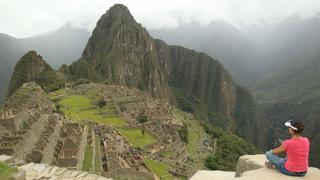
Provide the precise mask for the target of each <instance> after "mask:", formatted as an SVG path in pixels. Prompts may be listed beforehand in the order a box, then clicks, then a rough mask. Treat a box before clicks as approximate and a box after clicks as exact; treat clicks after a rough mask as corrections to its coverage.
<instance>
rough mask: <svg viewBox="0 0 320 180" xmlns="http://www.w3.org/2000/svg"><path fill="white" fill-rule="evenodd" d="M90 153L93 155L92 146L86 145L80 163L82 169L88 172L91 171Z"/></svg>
mask: <svg viewBox="0 0 320 180" xmlns="http://www.w3.org/2000/svg"><path fill="white" fill-rule="evenodd" d="M92 155H93V147H92V146H87V147H86V151H85V155H84V160H83V165H82V170H83V171H89V172H90V171H92Z"/></svg>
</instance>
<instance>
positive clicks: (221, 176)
mask: <svg viewBox="0 0 320 180" xmlns="http://www.w3.org/2000/svg"><path fill="white" fill-rule="evenodd" d="M205 179H210V180H229V179H234V172H233V171H205V170H200V171H197V173H196V174H195V175H193V176H192V177H191V178H190V180H205Z"/></svg>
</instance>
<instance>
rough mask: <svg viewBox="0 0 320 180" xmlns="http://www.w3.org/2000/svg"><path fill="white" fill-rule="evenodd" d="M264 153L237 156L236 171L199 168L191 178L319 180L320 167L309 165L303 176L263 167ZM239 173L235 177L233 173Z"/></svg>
mask: <svg viewBox="0 0 320 180" xmlns="http://www.w3.org/2000/svg"><path fill="white" fill-rule="evenodd" d="M265 161H266V158H265V155H264V154H258V155H245V156H241V157H240V158H239V161H238V164H237V170H236V172H230V171H205V170H200V171H198V172H197V173H196V174H195V175H193V176H192V177H191V180H257V179H258V180H295V179H297V180H298V179H299V180H301V179H303V180H320V169H318V168H314V167H309V169H308V173H307V174H306V176H304V177H293V176H287V175H284V174H281V173H280V172H279V171H278V170H276V169H269V168H266V167H265V165H264V164H265ZM236 174H238V175H241V176H240V177H235V175H236Z"/></svg>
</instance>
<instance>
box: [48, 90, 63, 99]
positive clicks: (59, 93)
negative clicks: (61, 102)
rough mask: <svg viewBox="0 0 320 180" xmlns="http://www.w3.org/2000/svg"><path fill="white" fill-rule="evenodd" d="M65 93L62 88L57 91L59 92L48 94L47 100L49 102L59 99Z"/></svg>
mask: <svg viewBox="0 0 320 180" xmlns="http://www.w3.org/2000/svg"><path fill="white" fill-rule="evenodd" d="M65 93H66V91H65V89H64V88H63V89H59V90H56V91H53V92H51V93H49V95H48V96H49V98H50V99H51V100H53V99H56V98H59V97H62V96H64V95H65Z"/></svg>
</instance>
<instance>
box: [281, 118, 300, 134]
mask: <svg viewBox="0 0 320 180" xmlns="http://www.w3.org/2000/svg"><path fill="white" fill-rule="evenodd" d="M291 121H292V120H289V121H287V122H285V123H284V125H285V126H287V127H290V128H291V129H293V130H296V131H297V130H298V128H296V127H294V126H292V124H291Z"/></svg>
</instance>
